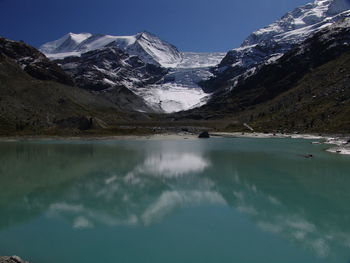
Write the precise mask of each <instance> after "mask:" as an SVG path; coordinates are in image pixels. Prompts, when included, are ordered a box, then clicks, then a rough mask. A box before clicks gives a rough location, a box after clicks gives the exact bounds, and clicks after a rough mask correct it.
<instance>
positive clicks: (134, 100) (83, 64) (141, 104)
mask: <svg viewBox="0 0 350 263" xmlns="http://www.w3.org/2000/svg"><path fill="white" fill-rule="evenodd" d="M57 63H59V64H60V65H61V66H62V68H63V69H64V70H65V71H66V73H67V74H68V75H70V76H71V77H72V78H73V79H74V82H75V85H76V86H77V87H79V88H82V89H85V90H88V91H91V92H93V93H94V94H96V95H99V96H102V97H104V98H106V99H108V100H110V101H111V102H112V103H115V104H116V105H117V106H118V107H119V108H120V109H122V110H125V111H144V112H153V110H154V109H151V108H150V107H149V106H148V105H147V104H146V102H145V101H144V100H143V99H142V98H141V97H140V96H138V95H136V94H135V93H134V92H133V91H132V89H137V88H138V87H143V86H145V85H148V84H154V83H156V82H157V81H160V80H161V79H162V78H163V77H164V76H165V74H166V73H167V72H168V70H167V69H165V68H162V67H160V66H156V65H153V64H147V63H145V62H143V61H142V60H141V59H140V58H138V57H137V56H130V55H129V54H127V53H125V52H124V51H122V50H120V49H118V48H117V47H115V46H107V47H105V48H102V49H98V50H94V51H90V52H87V53H84V54H82V55H81V57H68V58H65V59H63V60H57Z"/></svg>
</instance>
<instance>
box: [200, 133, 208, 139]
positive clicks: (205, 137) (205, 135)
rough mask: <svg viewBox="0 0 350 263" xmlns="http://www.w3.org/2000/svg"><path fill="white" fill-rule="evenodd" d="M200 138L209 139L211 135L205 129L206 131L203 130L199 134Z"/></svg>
mask: <svg viewBox="0 0 350 263" xmlns="http://www.w3.org/2000/svg"><path fill="white" fill-rule="evenodd" d="M198 138H201V139H208V138H210V135H209V133H208V132H207V131H205V132H202V133H201V134H199V136H198Z"/></svg>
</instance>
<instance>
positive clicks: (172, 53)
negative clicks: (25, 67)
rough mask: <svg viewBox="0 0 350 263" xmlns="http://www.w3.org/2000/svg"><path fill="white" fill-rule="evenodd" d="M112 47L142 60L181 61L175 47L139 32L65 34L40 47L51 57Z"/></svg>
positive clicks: (55, 57)
mask: <svg viewBox="0 0 350 263" xmlns="http://www.w3.org/2000/svg"><path fill="white" fill-rule="evenodd" d="M106 46H114V47H116V48H119V49H121V50H123V51H125V52H126V53H128V54H129V55H134V56H138V57H139V58H140V59H142V60H143V61H144V62H146V63H149V64H155V65H162V66H164V67H171V66H173V65H176V64H177V63H179V62H181V60H182V56H181V54H180V52H179V51H178V50H177V48H176V47H175V46H173V45H171V44H169V43H167V42H165V41H163V40H161V39H160V38H159V37H157V36H156V35H154V34H152V33H150V32H148V31H143V32H140V33H138V34H136V35H133V36H113V35H101V34H94V35H93V34H90V33H80V34H75V33H68V34H66V35H64V36H63V37H61V38H60V39H58V40H55V41H52V42H49V43H46V44H44V45H42V46H41V47H40V50H41V51H42V52H43V53H44V54H46V55H47V56H48V57H49V58H51V59H62V58H65V57H67V56H80V55H81V54H83V53H86V52H88V51H93V50H98V49H101V48H103V47H106Z"/></svg>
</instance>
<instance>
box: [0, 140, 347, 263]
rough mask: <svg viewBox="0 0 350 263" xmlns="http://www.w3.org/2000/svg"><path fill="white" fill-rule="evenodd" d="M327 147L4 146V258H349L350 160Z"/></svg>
mask: <svg viewBox="0 0 350 263" xmlns="http://www.w3.org/2000/svg"><path fill="white" fill-rule="evenodd" d="M324 149H325V146H323V145H312V144H311V143H310V141H307V140H291V139H246V138H237V139H210V140H172V141H167V140H160V141H149V140H129V141H122V140H121V141H38V142H11V143H9V142H8V143H7V142H3V143H0V254H1V255H13V254H16V255H20V256H21V257H23V258H25V259H27V260H30V261H31V262H33V263H38V262H43V263H56V262H57V263H62V262H68V263H69V262H104V263H105V262H106V263H109V262H110V263H112V262H113V263H114V262H128V263H136V262H150V263H158V262H159V263H160V262H169V263H172V262H174V263H175V262H181V263H185V262H188V263H193V262H201V263H206V262H208V263H209V262H220V263H225V262H240V263H244V262H249V263H255V262H259V263H264V262H266V263H274V262H283V263H288V262H290V263H295V262H298V263H304V262H305V263H313V262H344V263H348V262H349V261H350V205H349V204H350V191H349V188H350V166H349V161H350V157H348V156H340V155H333V154H330V153H327V152H324ZM305 154H313V155H314V158H311V159H307V158H304V157H303V156H302V155H305Z"/></svg>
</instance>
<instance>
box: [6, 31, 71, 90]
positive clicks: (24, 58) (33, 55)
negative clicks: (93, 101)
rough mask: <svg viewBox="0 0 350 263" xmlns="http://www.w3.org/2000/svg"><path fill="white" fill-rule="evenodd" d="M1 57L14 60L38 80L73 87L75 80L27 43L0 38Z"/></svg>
mask: <svg viewBox="0 0 350 263" xmlns="http://www.w3.org/2000/svg"><path fill="white" fill-rule="evenodd" d="M0 55H1V56H6V57H8V58H10V59H12V60H14V61H15V62H16V63H17V64H19V65H20V66H21V68H22V69H23V70H24V71H25V72H27V73H28V74H29V75H30V76H32V77H34V78H36V79H39V80H52V81H56V82H59V83H62V84H66V85H73V80H72V79H71V78H70V77H69V76H68V75H67V74H66V73H65V72H64V71H63V70H62V69H61V68H60V67H59V66H58V65H57V64H56V63H54V62H51V61H50V60H49V59H47V58H46V56H45V55H44V54H42V53H41V52H39V51H38V50H37V49H35V48H33V47H31V46H29V45H27V44H25V43H22V42H17V41H11V40H8V39H5V38H0Z"/></svg>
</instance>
